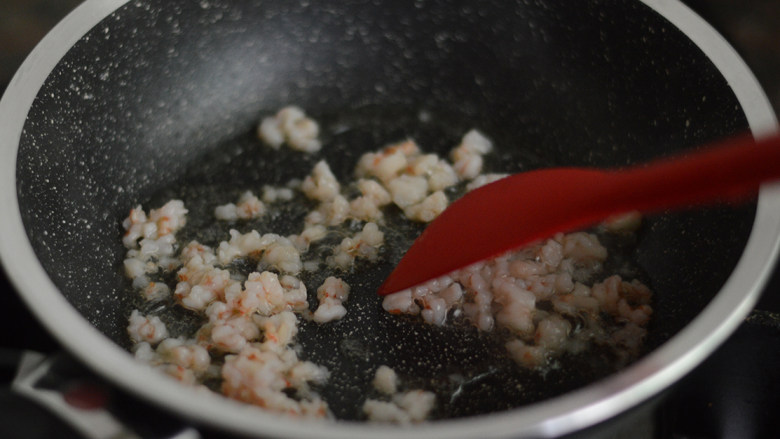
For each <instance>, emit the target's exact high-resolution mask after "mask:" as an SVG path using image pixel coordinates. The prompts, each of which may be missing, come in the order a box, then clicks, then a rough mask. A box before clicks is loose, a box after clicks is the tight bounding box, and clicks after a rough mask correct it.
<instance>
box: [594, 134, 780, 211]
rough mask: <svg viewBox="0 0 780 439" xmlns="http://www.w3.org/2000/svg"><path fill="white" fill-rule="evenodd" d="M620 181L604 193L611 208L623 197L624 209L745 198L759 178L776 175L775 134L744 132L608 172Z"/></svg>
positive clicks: (778, 151) (779, 140)
mask: <svg viewBox="0 0 780 439" xmlns="http://www.w3.org/2000/svg"><path fill="white" fill-rule="evenodd" d="M614 178H615V179H618V180H619V181H621V182H622V183H623V184H622V185H615V186H614V187H613V188H612V189H611V190H613V191H615V192H614V193H612V194H605V195H604V196H605V198H604V199H605V200H610V198H609V197H610V196H612V198H611V201H609V203H610V204H613V205H614V207H615V208H618V206H617V205H616V204H617V203H616V201H617V200H624V203H625V205H626V210H640V211H653V210H657V209H659V208H670V207H675V206H684V205H696V204H700V203H703V202H712V201H716V200H723V201H726V200H731V199H735V198H743V197H747V196H751V195H752V194H754V193H755V191H756V190H757V189H758V188H759V186H760V185H761V183H762V182H765V181H768V180H774V179H778V178H780V135H778V134H773V135H772V136H770V137H766V138H763V139H759V140H754V139H753V138H752V137H751V136H748V135H744V136H740V137H736V138H731V139H728V140H725V141H722V142H720V143H718V144H716V145H715V146H713V147H710V148H708V149H706V150H703V151H699V152H696V153H694V154H691V155H687V156H686V155H684V156H681V157H677V158H675V159H674V160H664V159H661V160H658V161H655V162H650V163H649V164H645V165H640V166H635V167H630V168H626V169H624V170H619V171H615V172H614Z"/></svg>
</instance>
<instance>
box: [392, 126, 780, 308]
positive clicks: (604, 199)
mask: <svg viewBox="0 0 780 439" xmlns="http://www.w3.org/2000/svg"><path fill="white" fill-rule="evenodd" d="M778 178H780V136H778V135H777V134H775V135H773V136H771V137H769V138H765V139H763V140H759V141H754V140H753V138H752V137H750V136H743V137H738V138H734V139H729V140H726V141H722V142H719V143H716V144H713V145H711V146H709V147H705V148H702V149H697V150H696V151H695V152H689V153H687V154H683V155H680V156H677V157H674V158H669V159H663V160H659V161H655V162H651V163H649V164H645V165H638V166H633V167H630V168H625V169H619V170H612V171H605V170H597V169H586V168H550V169H541V170H535V171H530V172H524V173H520V174H515V175H511V176H509V177H506V178H504V179H501V180H499V181H497V182H495V183H491V184H488V185H486V186H483V187H481V188H478V189H475V190H473V191H471V192H469V193H467V194H466V195H464V196H463V197H462V198H460V199H458V200H457V201H455V202H454V203H452V205H450V207H448V208H447V209H446V210H445V211H444V212H443V213H442V214H441V215H439V217H438V218H436V219H435V220H434V221H433V222H432V223H431V224H429V225H428V227H427V228H426V229H425V231H424V232H423V233H422V235H420V237H419V238H417V240H416V241H415V242H414V244H412V246H411V247H410V248H409V250H408V251H407V252H406V255H405V256H404V257H403V258H402V259H401V261H400V263H399V264H398V266H397V267H396V268H395V270H394V271H393V272H392V273H390V276H388V278H387V279H386V280H385V282H384V283H383V284H382V286H381V287H380V288H379V294H380V295H386V294H390V293H394V292H396V291H400V290H403V289H406V288H409V287H412V286H415V285H418V284H420V283H423V282H425V281H427V280H430V279H433V278H436V277H439V276H441V275H444V274H447V273H449V272H451V271H454V270H457V269H459V268H463V267H465V266H468V265H470V264H472V263H475V262H478V261H480V260H483V259H487V258H490V257H494V256H498V255H500V254H502V253H504V252H506V251H508V250H511V249H514V248H517V247H520V246H522V245H526V244H530V243H532V242H534V241H537V240H539V239H543V238H547V237H550V236H552V235H554V234H555V233H557V232H565V231H570V230H574V229H577V228H583V227H586V226H590V225H593V224H595V223H597V222H599V221H602V220H604V219H606V218H609V217H610V216H613V215H617V214H621V213H626V212H630V211H634V210H638V211H641V212H651V211H658V210H662V209H668V208H675V207H685V206H691V205H697V204H703V203H707V202H716V201H723V200H734V199H736V198H739V197H745V196H749V195H752V194H753V193H754V191H756V190H757V188H758V187H759V185H760V184H761V183H762V182H765V181H768V180H773V179H778Z"/></svg>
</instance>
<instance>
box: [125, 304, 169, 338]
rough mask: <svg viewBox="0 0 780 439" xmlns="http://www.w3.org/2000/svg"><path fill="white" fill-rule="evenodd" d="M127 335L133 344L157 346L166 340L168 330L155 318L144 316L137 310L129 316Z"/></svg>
mask: <svg viewBox="0 0 780 439" xmlns="http://www.w3.org/2000/svg"><path fill="white" fill-rule="evenodd" d="M127 333H128V335H130V338H131V339H132V340H133V342H135V343H140V342H147V343H149V344H157V343H158V342H160V341H161V340H164V339H166V338H168V329H166V327H165V324H164V323H163V322H162V320H160V318H159V317H157V316H145V315H143V314H141V312H140V311H138V310H137V309H135V310H133V312H132V313H131V314H130V319H129V325H128V326H127Z"/></svg>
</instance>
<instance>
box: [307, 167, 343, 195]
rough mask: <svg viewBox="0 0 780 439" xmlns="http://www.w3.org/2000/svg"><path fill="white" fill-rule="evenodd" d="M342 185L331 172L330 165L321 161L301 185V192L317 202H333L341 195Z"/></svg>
mask: <svg viewBox="0 0 780 439" xmlns="http://www.w3.org/2000/svg"><path fill="white" fill-rule="evenodd" d="M340 189H341V185H340V184H339V182H338V180H336V176H334V175H333V172H332V171H331V170H330V167H329V166H328V163H327V162H325V161H324V160H320V161H319V162H317V164H316V165H314V169H313V170H312V172H311V174H310V175H308V176H307V177H306V178H305V179H304V180H303V184H302V185H301V190H302V191H303V193H304V194H306V196H307V197H309V198H311V199H312V200H317V201H331V200H333V199H334V198H335V197H336V195H338V194H339V190H340Z"/></svg>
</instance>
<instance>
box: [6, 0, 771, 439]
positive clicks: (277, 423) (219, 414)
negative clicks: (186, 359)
mask: <svg viewBox="0 0 780 439" xmlns="http://www.w3.org/2000/svg"><path fill="white" fill-rule="evenodd" d="M640 1H642V3H644V4H645V5H647V6H649V7H650V8H651V9H652V10H654V11H656V12H657V13H659V14H660V15H661V16H663V17H664V18H665V19H666V20H667V21H669V22H670V23H671V24H672V25H674V26H675V27H677V28H678V29H679V30H680V31H681V32H682V33H683V34H685V35H686V36H687V37H688V38H689V39H691V41H692V42H693V43H694V44H696V45H697V46H698V47H699V48H700V49H701V50H702V51H703V52H704V53H705V55H706V56H707V57H708V58H709V59H710V60H712V61H713V63H715V66H716V68H717V69H718V70H719V71H720V73H721V74H722V75H723V76H724V77H725V78H726V79H727V81H728V83H729V84H730V85H731V87H732V90H733V91H734V93H735V94H736V96H737V99H738V101H739V102H740V105H741V106H742V110H743V111H744V112H745V115H746V117H747V120H748V124H749V126H750V128H751V130H752V132H753V134H754V135H755V136H757V137H760V136H764V135H767V134H769V133H771V132H774V131H775V130H776V129H777V120H776V117H775V115H774V112H773V110H772V107H771V105H770V104H769V101H768V99H767V97H766V95H765V94H764V92H763V90H762V89H761V87H760V85H759V84H758V81H757V80H756V78H755V77H754V75H753V74H752V72H751V71H750V69H749V68H748V67H747V65H746V64H745V63H744V61H743V60H742V59H741V58H740V57H739V55H738V54H737V52H736V51H735V50H734V49H733V48H732V47H731V46H730V45H729V44H728V43H727V42H726V40H725V39H724V38H723V37H722V36H721V35H720V34H718V33H717V32H716V31H715V30H714V29H713V28H712V27H711V26H710V25H709V24H707V23H706V22H705V21H704V20H703V19H702V18H701V17H699V16H698V15H696V14H695V13H694V12H693V11H691V10H690V9H689V8H688V7H687V6H685V5H683V4H682V3H681V2H679V1H678V0H640ZM128 2H129V0H87V1H86V2H85V3H83V4H82V5H80V6H79V7H77V8H76V9H75V10H74V11H73V12H71V13H70V14H69V15H68V16H67V17H66V18H65V19H64V20H63V21H61V22H60V23H59V24H58V25H57V26H56V27H55V28H54V29H53V30H52V31H51V32H50V33H49V34H48V35H47V36H46V37H45V38H44V39H43V40H42V41H41V43H39V44H38V46H37V47H36V48H35V49H34V50H33V52H32V53H31V54H30V55H29V56H28V58H27V59H26V60H25V62H24V64H23V65H22V66H21V68H20V69H19V70H18V71H17V73H16V75H15V76H14V78H13V79H12V81H11V83H10V84H9V86H8V89H7V90H6V92H5V94H4V96H3V98H2V100H0V205H3V206H7V208H6V209H3V210H2V211H0V236H3V239H2V240H0V260H1V261H2V265H3V268H4V269H5V271H6V273H7V275H8V278H9V280H10V281H11V282H12V284H13V285H14V287H15V289H16V290H17V291H18V292H19V293H20V296H21V297H22V299H23V300H24V301H25V303H26V304H27V306H28V307H29V308H30V309H31V310H32V312H33V313H34V314H35V315H36V317H37V318H38V320H39V321H40V322H41V323H42V324H43V325H44V326H45V327H46V329H47V330H48V331H49V332H50V333H51V334H52V335H54V336H55V337H56V338H57V339H58V341H59V342H60V343H62V345H63V346H65V347H66V348H67V349H68V350H69V351H70V352H72V353H74V354H75V355H76V356H77V357H78V358H79V359H80V360H81V361H83V362H84V363H85V364H86V365H87V366H89V367H90V368H91V369H93V370H95V371H96V372H98V373H99V374H100V375H102V376H104V377H108V378H109V379H110V380H111V381H112V382H114V383H117V384H118V385H120V386H121V387H123V388H124V389H127V390H130V391H131V392H133V393H136V394H138V395H140V396H142V397H144V398H145V399H146V400H149V401H152V402H154V403H156V404H159V405H161V406H164V407H167V408H169V409H173V410H175V411H176V412H178V413H180V414H182V415H184V416H185V417H187V418H189V419H191V420H193V421H194V422H196V423H206V424H209V425H213V426H218V427H221V428H225V429H228V430H231V431H234V432H237V433H242V434H250V435H251V434H257V433H259V432H262V433H263V434H267V435H273V436H308V437H323V438H325V437H328V438H337V437H338V438H350V437H355V438H357V437H369V436H370V437H386V438H398V437H421V438H425V437H442V436H447V437H508V436H513V437H516V436H517V435H518V433H519V434H523V435H531V436H534V437H540V436H541V437H552V436H557V435H561V434H565V433H569V432H572V431H575V430H578V429H581V428H585V427H588V426H591V425H594V424H596V423H598V422H601V421H603V420H606V419H608V418H610V417H612V416H614V415H615V414H617V413H620V412H622V411H625V410H627V409H628V408H629V407H633V406H635V405H637V404H639V403H641V402H642V401H644V400H646V399H648V398H650V397H652V396H654V395H655V394H657V393H658V392H660V390H662V389H664V388H666V387H667V386H668V385H670V384H671V383H673V382H675V381H677V380H678V379H680V378H681V377H682V376H684V375H685V374H686V373H688V372H689V371H690V370H692V369H693V368H694V367H696V366H697V365H698V364H699V363H701V362H702V361H703V360H704V358H706V357H707V356H708V355H709V354H710V353H711V352H713V351H714V350H715V349H716V348H717V347H718V346H719V345H720V344H721V343H722V342H723V341H725V339H726V338H727V337H728V336H729V335H730V334H731V333H733V332H734V331H735V330H736V328H737V327H738V326H739V324H740V323H741V322H742V320H743V319H744V317H745V316H746V315H747V314H748V312H749V311H750V310H751V309H752V308H753V306H754V305H755V303H756V301H757V300H758V297H759V295H760V292H761V289H762V287H763V285H764V284H765V283H766V281H767V280H768V277H769V275H770V273H771V270H772V267H773V266H774V262H775V259H776V258H777V253H778V246H780V213H779V212H780V185H778V184H774V185H765V186H764V187H762V189H761V191H760V193H759V200H758V205H757V210H756V217H755V220H754V227H753V231H751V234H750V238H749V240H748V243H747V245H746V247H745V250H744V252H743V255H742V256H741V258H740V260H739V262H738V264H737V266H736V267H735V269H734V271H733V272H732V274H731V275H730V277H729V279H728V280H727V282H726V284H725V285H724V286H723V288H722V289H721V291H720V292H719V293H718V295H717V296H716V297H715V299H713V301H712V302H711V303H710V304H709V305H708V306H707V307H706V308H705V309H704V310H703V311H702V312H701V313H700V314H699V315H698V316H697V317H696V318H695V319H694V320H693V321H692V322H691V323H689V324H688V325H687V326H686V327H685V328H684V329H683V330H682V331H681V332H680V333H678V334H677V335H675V336H674V337H673V338H672V339H670V340H669V341H668V342H666V343H665V344H664V345H662V346H661V347H659V348H658V349H656V350H655V351H654V352H652V353H651V354H649V355H647V356H646V357H644V358H643V359H641V360H640V361H638V362H637V363H635V364H634V365H632V366H630V367H629V368H627V369H625V370H623V371H621V372H619V373H617V374H614V375H612V376H611V377H609V378H607V379H605V380H603V381H601V382H599V383H598V385H594V384H591V385H588V386H586V387H583V388H582V389H579V390H576V391H574V392H570V393H568V394H565V395H562V396H559V397H556V398H552V399H550V400H547V401H543V402H540V403H536V404H532V405H529V406H525V407H522V408H520V409H516V410H511V411H507V412H502V413H495V414H489V415H483V416H478V417H471V418H466V419H454V420H445V421H437V422H434V423H429V424H424V425H421V426H415V427H413V428H407V429H399V428H397V427H391V426H383V425H373V424H371V425H367V424H359V423H349V422H332V421H318V420H312V421H309V420H306V421H303V422H301V421H300V420H291V421H290V420H286V419H283V418H282V419H281V420H280V417H279V416H277V415H275V414H273V413H267V412H262V411H259V410H257V409H256V408H254V407H250V406H247V405H245V404H241V403H238V402H234V401H231V400H228V399H226V398H222V397H219V396H217V395H211V394H204V393H202V392H197V391H196V390H193V389H189V388H186V387H183V386H180V385H178V384H177V383H175V382H174V381H173V380H170V379H167V378H165V377H163V376H162V375H159V374H157V373H155V372H153V371H152V370H151V369H150V368H148V367H146V366H144V365H142V364H140V363H137V362H135V361H131V360H132V356H131V355H130V354H129V353H128V352H126V351H125V350H123V349H122V348H121V347H119V346H118V345H116V344H115V343H114V342H112V341H111V340H110V339H108V338H107V337H106V336H104V335H103V334H102V333H100V332H99V331H98V330H97V329H96V328H94V327H93V326H92V325H90V324H89V323H88V322H87V321H86V319H84V318H83V317H82V316H81V314H79V313H78V312H77V311H76V310H75V308H73V307H72V306H71V305H70V304H69V303H68V302H67V300H65V298H64V296H63V295H62V294H60V292H59V290H58V289H57V287H56V286H55V285H54V283H53V282H52V281H51V280H50V279H49V278H48V276H47V275H46V272H45V270H44V269H43V267H42V265H41V264H40V262H39V261H38V260H37V257H36V256H35V253H34V251H33V249H32V245H31V244H30V242H29V241H28V238H27V235H26V232H25V230H24V227H23V224H22V219H21V215H20V213H19V203H18V199H17V194H16V154H17V151H18V146H19V140H20V138H21V135H22V129H23V127H24V122H25V119H26V115H27V112H28V111H29V109H30V106H31V105H32V102H33V100H34V98H35V96H36V95H37V93H38V90H39V89H40V87H41V86H42V85H43V83H44V82H45V80H46V78H47V77H48V76H49V73H50V72H51V71H52V70H53V69H54V67H55V66H56V65H57V63H58V62H59V61H60V59H61V58H62V57H63V56H65V54H66V52H67V51H68V50H69V48H70V47H71V46H72V45H73V44H74V43H75V42H76V41H78V40H79V39H80V38H81V37H82V36H83V35H84V34H86V33H87V32H88V31H89V30H91V29H92V28H93V27H94V26H95V25H97V24H98V23H99V22H100V21H101V20H102V19H104V18H106V17H107V16H108V15H110V14H111V13H113V12H114V11H115V10H116V9H118V8H120V7H122V6H123V5H125V4H127V3H128ZM20 109H23V111H20ZM764 235H767V236H771V237H772V238H773V239H772V240H769V239H766V237H765V236H764ZM691 347H695V348H693V349H692V348H691Z"/></svg>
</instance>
